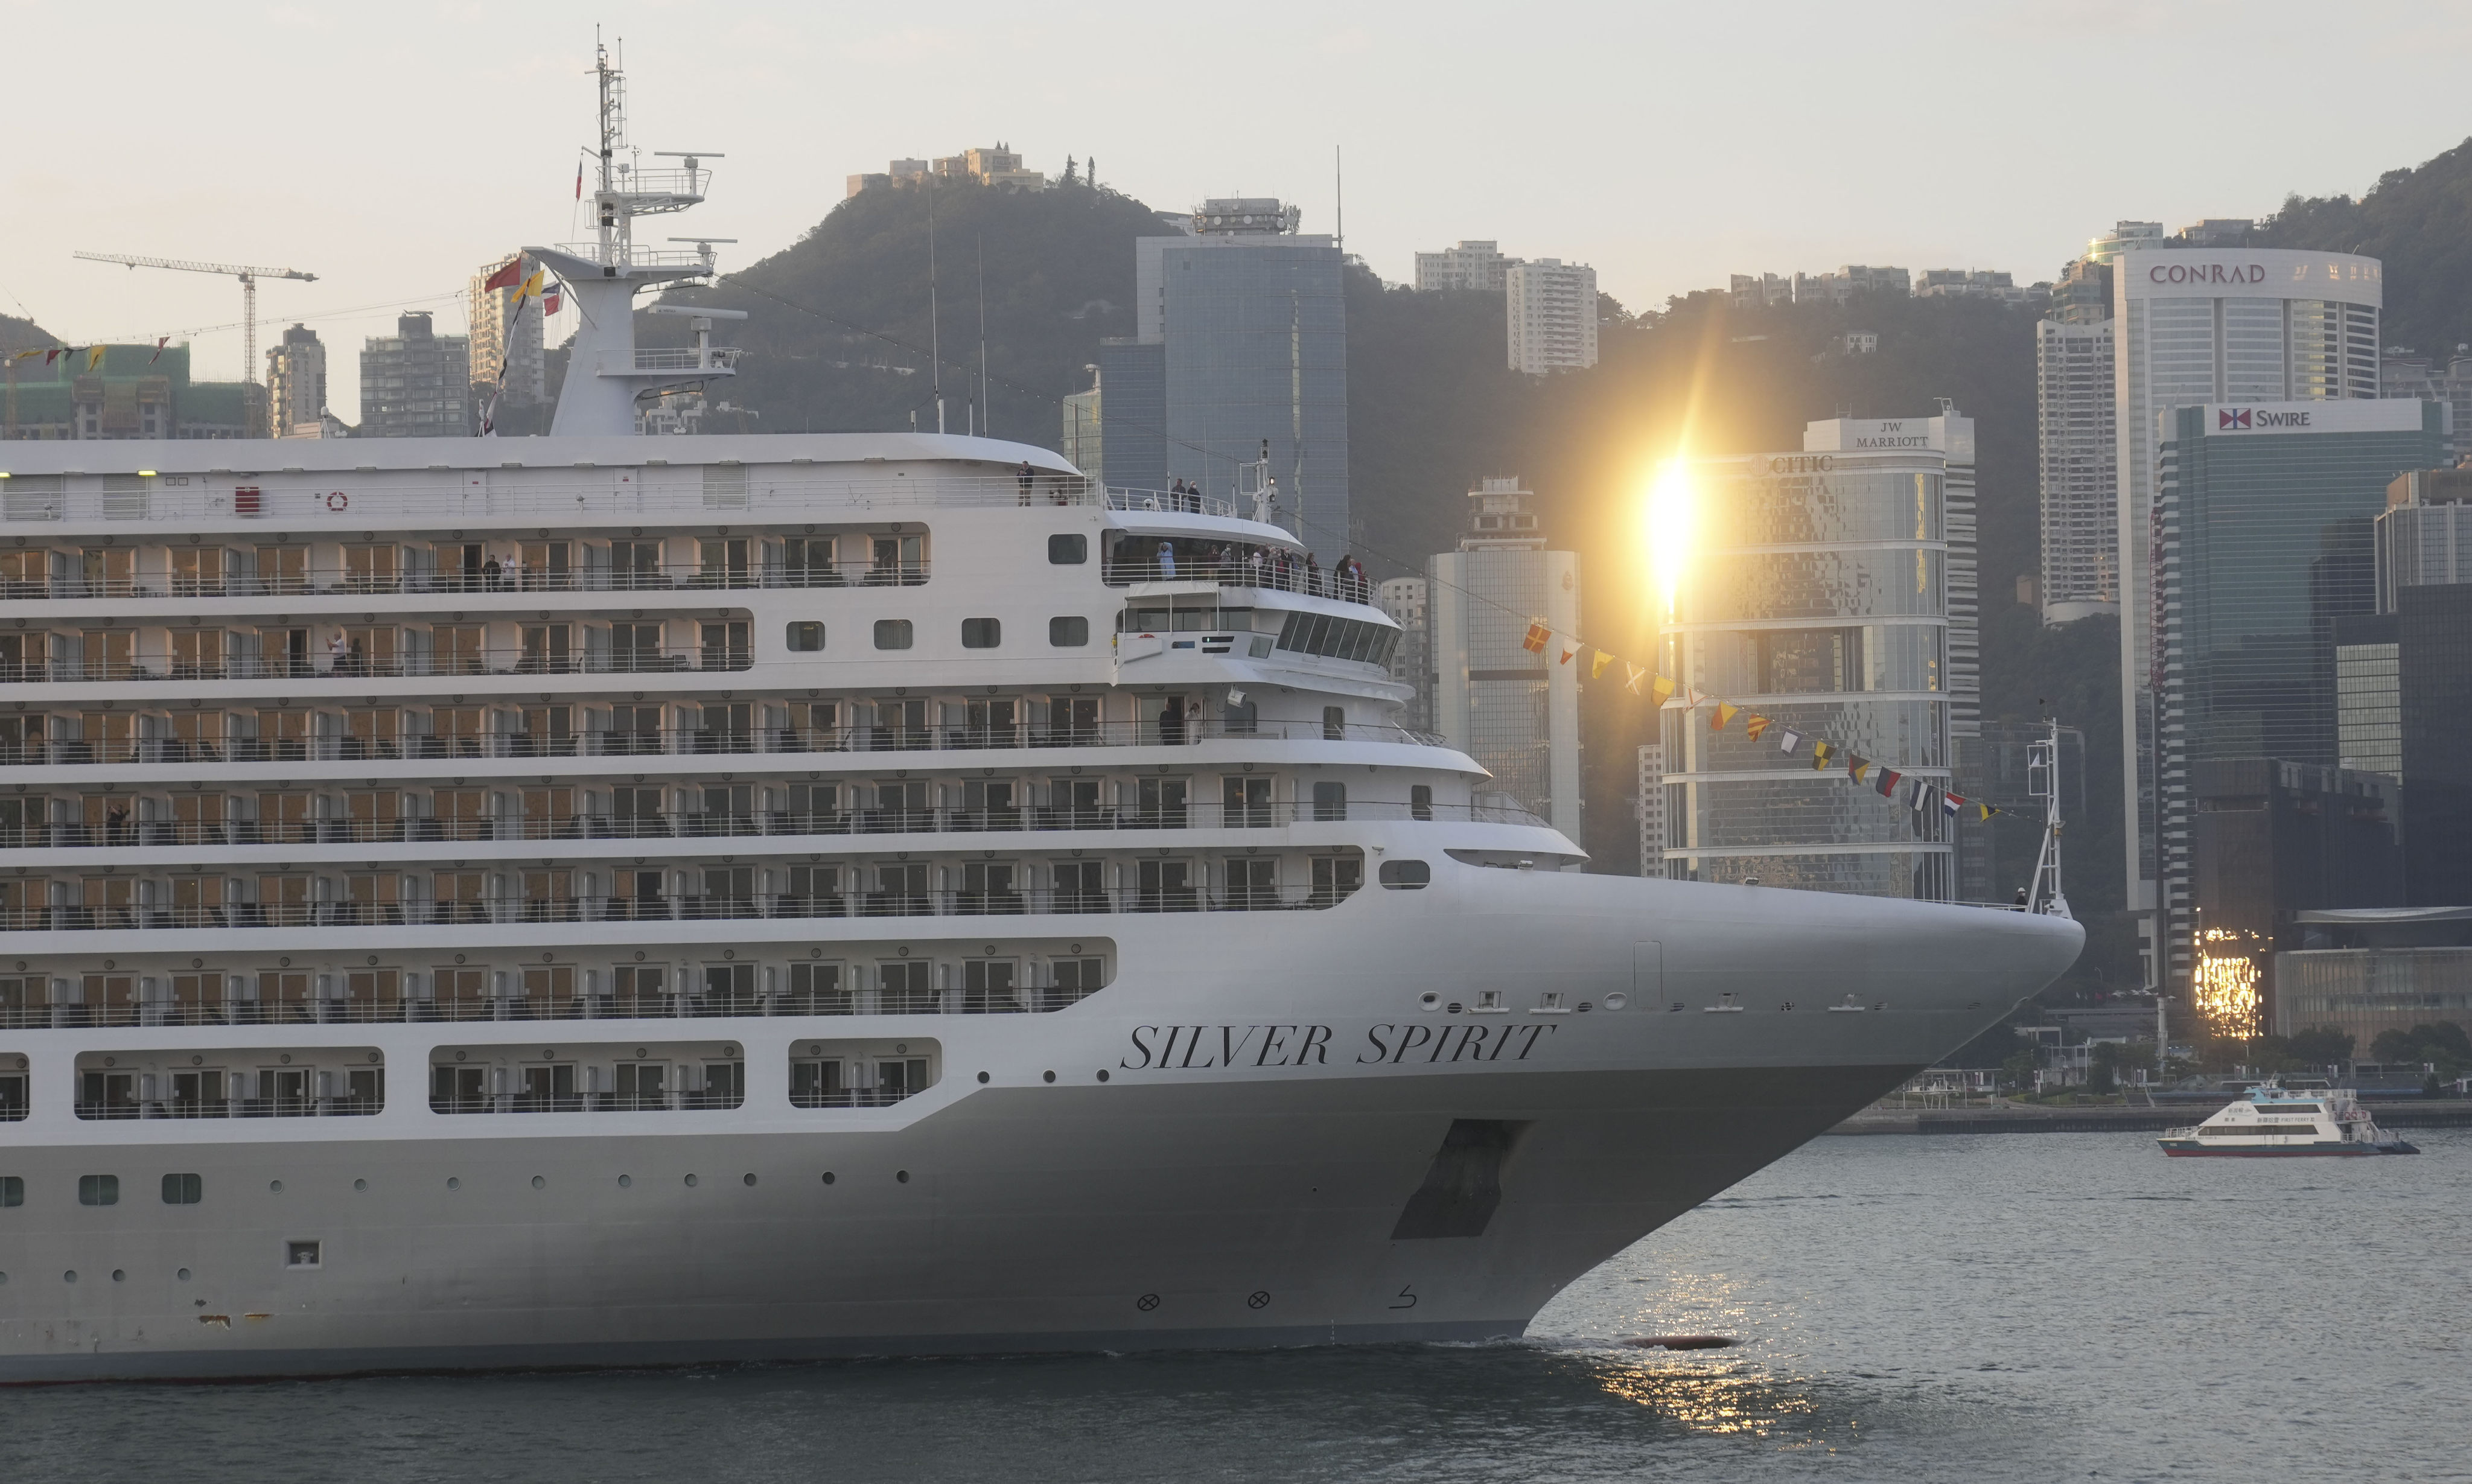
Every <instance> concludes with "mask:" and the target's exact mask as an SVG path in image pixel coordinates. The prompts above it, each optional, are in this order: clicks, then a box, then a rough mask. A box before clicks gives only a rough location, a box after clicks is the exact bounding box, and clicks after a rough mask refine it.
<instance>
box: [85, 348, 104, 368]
mask: <svg viewBox="0 0 2472 1484" xmlns="http://www.w3.org/2000/svg"><path fill="white" fill-rule="evenodd" d="M102 364H103V347H101V346H89V347H86V352H85V369H86V370H87V371H92V370H94V369H95V368H96V367H98V366H101V365H102Z"/></svg>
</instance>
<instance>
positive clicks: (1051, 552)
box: [1047, 534, 1090, 566]
mask: <svg viewBox="0 0 2472 1484" xmlns="http://www.w3.org/2000/svg"><path fill="white" fill-rule="evenodd" d="M1089 560H1090V538H1088V537H1086V536H1081V535H1078V534H1073V535H1058V536H1051V537H1049V538H1048V539H1047V561H1048V564H1049V565H1051V566H1080V565H1081V563H1082V562H1087V561H1089Z"/></svg>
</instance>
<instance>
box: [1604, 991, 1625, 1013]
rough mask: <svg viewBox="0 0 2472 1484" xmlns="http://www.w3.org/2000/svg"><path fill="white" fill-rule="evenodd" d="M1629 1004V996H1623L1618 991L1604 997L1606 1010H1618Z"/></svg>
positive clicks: (1623, 994)
mask: <svg viewBox="0 0 2472 1484" xmlns="http://www.w3.org/2000/svg"><path fill="white" fill-rule="evenodd" d="M1629 1003H1630V996H1629V995H1628V994H1625V993H1623V992H1622V991H1620V990H1616V991H1614V992H1613V993H1611V994H1608V995H1606V996H1605V1008H1606V1009H1607V1010H1620V1009H1621V1008H1622V1007H1624V1006H1625V1005H1628V1004H1629Z"/></svg>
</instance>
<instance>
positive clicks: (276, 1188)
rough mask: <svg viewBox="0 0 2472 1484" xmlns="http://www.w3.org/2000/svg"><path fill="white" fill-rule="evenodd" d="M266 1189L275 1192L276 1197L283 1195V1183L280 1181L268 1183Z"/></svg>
mask: <svg viewBox="0 0 2472 1484" xmlns="http://www.w3.org/2000/svg"><path fill="white" fill-rule="evenodd" d="M266 1188H267V1189H269V1190H272V1191H273V1192H274V1193H275V1194H276V1195H281V1194H282V1193H283V1182H281V1181H279V1180H270V1181H268V1182H267V1183H266Z"/></svg>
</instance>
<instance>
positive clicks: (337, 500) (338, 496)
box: [326, 490, 352, 510]
mask: <svg viewBox="0 0 2472 1484" xmlns="http://www.w3.org/2000/svg"><path fill="white" fill-rule="evenodd" d="M351 503H352V497H351V496H350V495H348V494H345V492H344V491H341V490H338V491H335V492H334V493H332V494H329V495H328V496H326V508H327V509H328V510H345V509H348V508H349V507H350V506H351Z"/></svg>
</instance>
